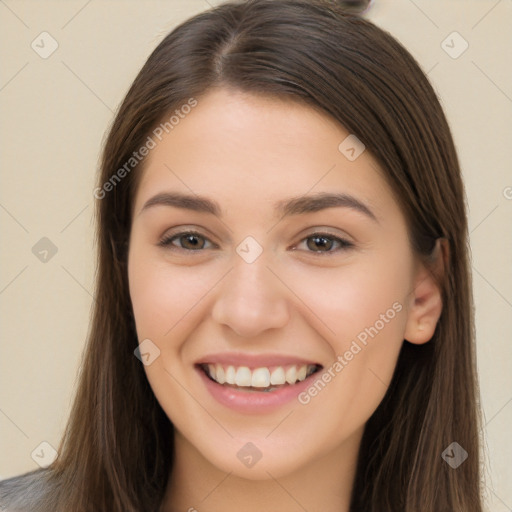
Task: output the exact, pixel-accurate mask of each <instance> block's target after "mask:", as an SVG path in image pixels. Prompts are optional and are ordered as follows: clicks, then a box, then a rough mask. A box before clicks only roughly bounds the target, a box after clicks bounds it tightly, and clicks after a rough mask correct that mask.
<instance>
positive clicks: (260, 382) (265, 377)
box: [251, 368, 270, 388]
mask: <svg viewBox="0 0 512 512" xmlns="http://www.w3.org/2000/svg"><path fill="white" fill-rule="evenodd" d="M251 385H252V387H253V388H267V387H268V386H269V385H270V371H269V369H268V368H258V369H256V370H254V371H253V372H252V381H251Z"/></svg>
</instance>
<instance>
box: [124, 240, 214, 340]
mask: <svg viewBox="0 0 512 512" xmlns="http://www.w3.org/2000/svg"><path fill="white" fill-rule="evenodd" d="M128 279H129V287H130V297H131V301H132V306H133V311H134V316H135V323H136V327H137V334H138V336H139V339H142V338H150V339H153V338H154V339H155V340H163V339H164V338H168V337H169V333H170V331H171V330H172V329H174V328H175V326H177V325H178V324H181V323H182V320H184V321H183V324H186V318H185V317H186V316H187V314H188V312H189V311H191V310H192V309H194V308H195V307H197V305H198V304H199V303H200V301H201V298H202V297H203V296H204V295H205V294H206V293H207V292H208V290H209V289H210V288H211V286H212V284H210V281H212V280H213V277H212V276H211V275H210V276H204V275H202V274H201V273H199V272H198V271H197V268H196V269H194V267H180V268H179V269H177V268H176V267H174V266H173V265H170V264H169V263H166V262H165V261H163V260H162V257H161V256H160V258H159V259H158V258H155V257H153V258H152V257H151V255H150V254H147V253H146V254H145V255H143V254H142V253H139V252H138V251H137V250H136V249H134V250H133V252H132V253H131V254H130V259H129V264H128ZM180 327H181V325H180Z"/></svg>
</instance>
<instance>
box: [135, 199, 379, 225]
mask: <svg viewBox="0 0 512 512" xmlns="http://www.w3.org/2000/svg"><path fill="white" fill-rule="evenodd" d="M154 206H173V207H176V208H184V209H186V210H192V211H195V212H200V213H210V214H212V215H215V216H217V217H222V211H221V208H220V206H219V204H218V203H217V202H216V201H213V200H212V199H209V198H207V197H203V196H198V195H189V194H183V193H180V192H161V193H159V194H156V195H155V196H153V197H151V198H150V199H148V200H147V201H146V202H145V203H144V206H143V207H142V209H141V211H140V213H142V212H144V211H145V210H148V209H149V208H151V207H154ZM336 207H338V208H339V207H343V208H350V209H352V210H355V211H357V212H359V213H362V214H364V215H366V216H367V217H369V218H370V219H372V220H373V221H375V222H378V220H377V217H376V215H375V214H374V213H373V212H372V210H371V209H370V208H369V207H368V206H367V205H366V204H365V203H363V202H362V201H360V200H359V199H356V198H355V197H354V196H351V195H349V194H341V193H334V194H333V193H328V192H321V193H318V194H315V195H309V196H298V197H291V198H288V199H284V200H281V201H278V202H277V203H275V204H274V209H275V211H276V214H277V215H280V216H281V218H283V217H288V216H292V215H304V214H306V213H313V212H318V211H321V210H325V209H327V208H336ZM140 213H139V214H140Z"/></svg>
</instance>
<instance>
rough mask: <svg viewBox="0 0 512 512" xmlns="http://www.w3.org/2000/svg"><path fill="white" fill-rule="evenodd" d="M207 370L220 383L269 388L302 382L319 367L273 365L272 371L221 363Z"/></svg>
mask: <svg viewBox="0 0 512 512" xmlns="http://www.w3.org/2000/svg"><path fill="white" fill-rule="evenodd" d="M206 369H207V372H208V374H209V375H210V377H211V378H212V379H213V380H215V381H216V382H218V383H219V384H231V385H236V386H239V387H253V388H262V389H263V388H269V386H282V385H284V384H295V383H296V382H301V381H303V380H304V379H306V378H307V377H309V376H310V375H311V374H312V373H314V372H315V370H316V369H317V366H316V365H311V364H309V365H307V364H303V365H301V366H296V365H293V366H290V367H288V368H286V370H285V368H284V367H282V366H277V367H273V370H272V372H271V371H270V369H269V368H267V367H261V368H255V369H254V370H252V371H251V369H250V368H248V367H247V366H240V367H238V368H236V367H234V366H228V367H227V368H224V367H223V366H222V365H220V364H208V365H207V368H206Z"/></svg>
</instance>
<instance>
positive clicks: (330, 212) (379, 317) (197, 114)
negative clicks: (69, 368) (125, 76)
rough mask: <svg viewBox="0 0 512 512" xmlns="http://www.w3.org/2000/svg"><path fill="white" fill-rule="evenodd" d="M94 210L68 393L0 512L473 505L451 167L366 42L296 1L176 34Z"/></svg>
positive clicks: (405, 80) (149, 66) (396, 61)
mask: <svg viewBox="0 0 512 512" xmlns="http://www.w3.org/2000/svg"><path fill="white" fill-rule="evenodd" d="M94 194H95V197H96V198H97V214H98V218H97V221H98V224H97V226H98V246H99V267H98V277H97V279H98V280H97V291H96V303H95V305H94V308H95V309H94V316H93V320H92V324H91V330H90V334H89V340H88V345H87V348H86V352H85V356H84V363H83V367H82V371H81V375H80V385H79V388H78V392H77V396H76V399H75V402H74V406H73V409H72V412H71V416H70V419H69V423H68V426H67V428H66V432H65V435H64V437H63V440H62V443H61V446H60V448H59V457H58V458H57V459H56V461H55V462H54V463H53V464H52V465H51V466H50V467H49V468H47V469H44V470H38V471H34V472H31V473H28V474H26V475H22V476H19V477H15V478H13V479H10V480H6V481H4V482H3V483H2V484H1V485H0V496H1V501H0V504H2V505H3V506H4V507H5V508H6V509H7V510H41V511H43V510H44V511H46V510H48V511H49V510H52V511H53V510H63V511H64V510H66V511H68V510H73V511H100V510H102V511H103V510H105V511H106V510H108V511H138V512H140V511H152V512H153V511H155V510H160V511H162V512H167V511H174V510H190V511H192V510H199V511H201V510H209V511H215V510H223V511H229V510H235V509H236V510H240V509H242V510H244V511H252V510H262V509H275V510H278V509H279V510H299V509H305V510H319V509H322V510H329V511H334V510H337V511H345V512H346V511H365V512H366V511H375V512H377V511H378V512H382V511H403V512H406V511H407V512H412V511H415V512H417V511H422V512H434V511H435V512H440V511H465V512H466V511H471V512H480V511H481V510H482V505H481V498H480V490H479V481H480V479H479V453H478V452H479V439H478V409H477V405H476V396H477V385H476V377H475V362H474V346H473V342H474V340H473V318H472V299H471V288H470V276H469V270H468V261H467V221H466V212H465V207H464V191H463V184H462V181H461V175H460V168H459V164H458V160H457V155H456V152H455V149H454V145H453V141H452V138H451V135H450V131H449V128H448V125H447V122H446V119H445V116H444V114H443V112H442V109H441V107H440V105H439V102H438V100H437V98H436V95H435V93H434V91H433V90H432V87H431V86H430V84H429V82H428V80H427V79H426V77H425V75H424V74H423V72H422V71H421V70H420V68H419V66H418V65H417V63H416V62H415V61H414V59H413V58H412V57H411V55H410V54H409V53H408V52H407V51H406V50H405V49H404V48H403V47H402V46H401V45H400V44H399V43H398V42H396V41H395V40H394V39H393V38H392V37H391V36H389V35H388V34H387V33H386V32H384V31H383V30H381V29H379V28H377V27H376V26H374V25H373V24H372V23H370V22H368V21H366V20H364V19H361V18H360V17H357V16H353V15H351V14H347V12H346V11H344V10H343V9H342V8H340V7H337V6H335V5H333V4H332V3H327V2H322V1H320V0H316V1H309V0H308V1H306V0H277V1H276V0H274V1H271V0H253V1H249V2H239V3H235V2H232V3H226V4H224V5H221V6H219V7H217V8H215V9H212V10H210V11H208V12H205V13H202V14H200V15H198V16H195V17H194V18H192V19H190V20H188V21H186V22H185V23H183V24H182V25H180V26H179V27H178V28H176V29H175V30H174V31H173V32H171V33H170V34H169V35H168V36H167V37H166V38H165V39H164V40H163V41H162V43H160V44H159V46H158V47H157V48H156V49H155V51H154V52H153V54H152V55H151V56H150V58H149V59H148V61H147V62H146V64H145V65H144V67H143V68H142V70H141V71H140V73H139V75H138V76H137V78H136V79H135V81H134V83H133V85H132V87H131V89H130V90H129V92H128V94H127V96H126V98H125V100H124V102H123V103H122V105H121V107H120V109H119V112H118V113H117V116H116V118H115V120H114V122H113V125H112V127H111V129H110V133H109V136H108V139H107V141H106V144H105V147H104V151H103V160H102V166H101V173H100V176H99V180H98V186H97V188H96V189H95V192H94Z"/></svg>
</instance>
